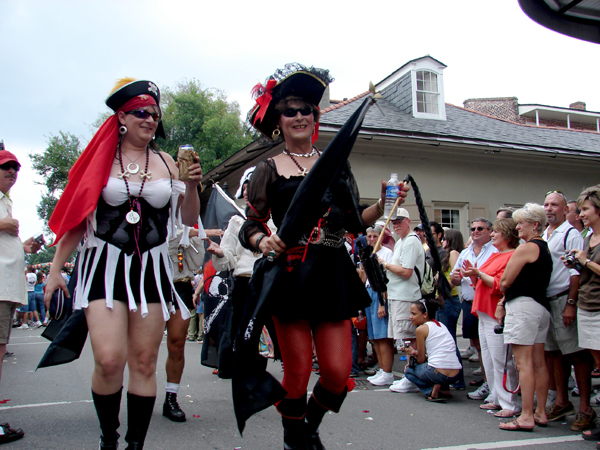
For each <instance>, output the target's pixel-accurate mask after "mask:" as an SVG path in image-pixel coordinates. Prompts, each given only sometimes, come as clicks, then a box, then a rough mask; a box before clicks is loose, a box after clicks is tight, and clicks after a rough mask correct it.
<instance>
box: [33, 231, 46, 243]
mask: <svg viewBox="0 0 600 450" xmlns="http://www.w3.org/2000/svg"><path fill="white" fill-rule="evenodd" d="M33 240H34V241H35V242H37V243H38V244H40V245H43V244H44V233H38V234H36V235H35V236H33Z"/></svg>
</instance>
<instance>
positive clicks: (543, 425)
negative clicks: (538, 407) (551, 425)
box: [533, 415, 548, 428]
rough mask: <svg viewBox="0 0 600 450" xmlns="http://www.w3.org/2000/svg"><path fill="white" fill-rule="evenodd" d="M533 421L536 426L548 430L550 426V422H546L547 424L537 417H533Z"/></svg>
mask: <svg viewBox="0 0 600 450" xmlns="http://www.w3.org/2000/svg"><path fill="white" fill-rule="evenodd" d="M533 421H534V422H535V424H536V425H537V426H538V427H540V428H546V427H547V426H548V421H547V420H546V421H545V422H542V421H540V419H539V418H538V417H536V416H535V415H534V416H533Z"/></svg>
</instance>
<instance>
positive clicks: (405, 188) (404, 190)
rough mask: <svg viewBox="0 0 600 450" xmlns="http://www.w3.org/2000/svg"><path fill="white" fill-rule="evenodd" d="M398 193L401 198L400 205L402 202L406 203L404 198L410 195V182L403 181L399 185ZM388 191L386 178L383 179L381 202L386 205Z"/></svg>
mask: <svg viewBox="0 0 600 450" xmlns="http://www.w3.org/2000/svg"><path fill="white" fill-rule="evenodd" d="M398 188H399V190H398V195H399V197H401V198H400V202H399V203H398V205H401V204H402V203H404V200H405V199H406V196H407V195H408V192H409V191H410V186H409V185H408V183H404V182H401V183H400V184H399V185H398ZM386 191H387V183H386V182H385V181H384V180H381V204H382V205H385V194H386Z"/></svg>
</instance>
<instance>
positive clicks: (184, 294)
mask: <svg viewBox="0 0 600 450" xmlns="http://www.w3.org/2000/svg"><path fill="white" fill-rule="evenodd" d="M173 286H175V290H176V291H177V293H178V294H179V297H181V300H183V303H184V304H185V306H187V309H189V310H190V311H192V310H194V309H196V307H195V306H194V301H193V296H194V288H193V286H192V282H191V281H187V282H182V281H175V282H173ZM173 300H175V299H173ZM173 305H174V306H175V310H176V311H179V304H178V302H177V301H173Z"/></svg>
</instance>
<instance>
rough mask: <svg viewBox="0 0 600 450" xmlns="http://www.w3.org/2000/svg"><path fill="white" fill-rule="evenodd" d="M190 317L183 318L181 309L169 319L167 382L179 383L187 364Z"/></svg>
mask: <svg viewBox="0 0 600 450" xmlns="http://www.w3.org/2000/svg"><path fill="white" fill-rule="evenodd" d="M189 323H190V319H185V320H184V319H182V318H181V311H179V310H178V311H177V312H176V313H175V314H173V315H172V316H171V318H170V319H169V320H168V321H167V349H168V351H169V355H168V356H167V363H166V367H165V368H166V371H167V382H168V383H176V384H179V383H180V382H181V375H182V374H183V368H184V366H185V354H184V350H185V338H186V333H187V331H188V326H189Z"/></svg>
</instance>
